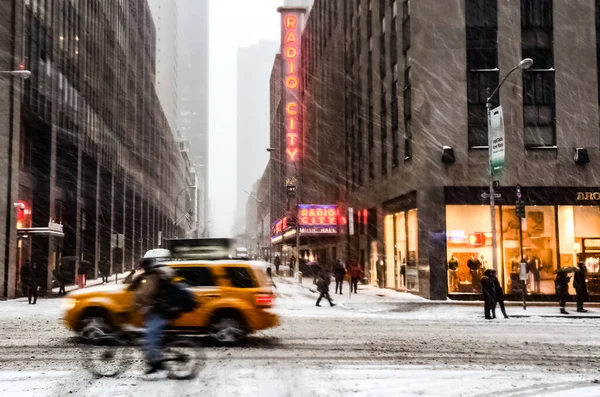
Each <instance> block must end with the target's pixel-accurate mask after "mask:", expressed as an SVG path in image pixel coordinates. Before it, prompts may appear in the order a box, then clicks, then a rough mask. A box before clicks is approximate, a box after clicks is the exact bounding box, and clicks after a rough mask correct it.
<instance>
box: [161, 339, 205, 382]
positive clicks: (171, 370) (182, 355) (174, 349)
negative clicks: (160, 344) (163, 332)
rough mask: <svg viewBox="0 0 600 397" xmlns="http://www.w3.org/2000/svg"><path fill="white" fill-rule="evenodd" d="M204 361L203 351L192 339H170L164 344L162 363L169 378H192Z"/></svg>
mask: <svg viewBox="0 0 600 397" xmlns="http://www.w3.org/2000/svg"><path fill="white" fill-rule="evenodd" d="M204 363H205V357H204V352H203V351H202V349H201V348H200V347H199V346H198V345H197V344H195V343H193V342H192V341H189V340H184V339H180V340H172V341H168V342H167V343H166V345H165V351H164V365H165V368H166V369H167V376H168V377H169V378H170V379H194V378H195V377H196V376H197V375H198V372H200V369H201V368H202V366H203V365H204Z"/></svg>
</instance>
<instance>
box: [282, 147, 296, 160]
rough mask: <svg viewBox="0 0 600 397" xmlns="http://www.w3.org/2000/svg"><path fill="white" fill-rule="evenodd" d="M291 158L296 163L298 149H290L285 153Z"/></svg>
mask: <svg viewBox="0 0 600 397" xmlns="http://www.w3.org/2000/svg"><path fill="white" fill-rule="evenodd" d="M285 152H286V153H287V155H288V157H289V158H290V160H292V161H294V160H295V159H296V155H297V154H298V148H294V149H288V150H286V151H285Z"/></svg>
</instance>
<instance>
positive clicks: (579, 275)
mask: <svg viewBox="0 0 600 397" xmlns="http://www.w3.org/2000/svg"><path fill="white" fill-rule="evenodd" d="M577 266H578V267H579V270H578V271H576V272H575V274H574V275H573V287H574V288H575V291H576V293H577V311H578V312H579V313H585V312H587V310H585V309H584V308H583V302H585V301H587V300H588V298H589V295H588V290H587V283H586V281H585V276H586V273H587V268H586V267H585V264H584V263H583V262H579V263H577Z"/></svg>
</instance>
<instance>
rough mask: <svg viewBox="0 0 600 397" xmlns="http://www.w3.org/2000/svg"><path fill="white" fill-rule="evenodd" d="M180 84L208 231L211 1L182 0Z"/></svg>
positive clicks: (182, 127)
mask: <svg viewBox="0 0 600 397" xmlns="http://www.w3.org/2000/svg"><path fill="white" fill-rule="evenodd" d="M177 8H178V17H179V21H178V22H179V23H178V45H179V58H178V86H179V97H178V99H179V105H178V111H179V117H178V126H179V131H180V133H181V136H182V137H183V138H184V139H186V140H188V141H189V143H190V144H189V156H190V159H191V161H192V163H193V164H194V165H195V166H196V177H197V183H198V190H199V192H198V203H199V225H198V229H199V230H200V231H201V233H204V235H206V233H207V232H208V225H207V217H208V39H209V30H208V27H209V25H208V21H209V15H208V14H209V9H208V0H178V2H177Z"/></svg>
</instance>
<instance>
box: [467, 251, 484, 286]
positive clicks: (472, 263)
mask: <svg viewBox="0 0 600 397" xmlns="http://www.w3.org/2000/svg"><path fill="white" fill-rule="evenodd" d="M467 266H468V268H469V270H470V271H471V282H472V283H473V292H476V291H481V262H480V261H479V259H478V258H477V257H476V256H475V254H471V257H470V258H469V260H468V261H467Z"/></svg>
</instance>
